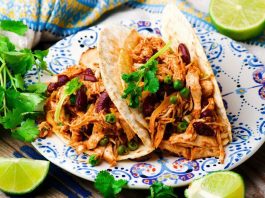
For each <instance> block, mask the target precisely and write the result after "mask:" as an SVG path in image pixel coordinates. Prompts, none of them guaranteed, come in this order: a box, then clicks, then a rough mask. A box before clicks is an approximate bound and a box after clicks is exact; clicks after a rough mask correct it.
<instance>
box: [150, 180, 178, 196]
mask: <svg viewBox="0 0 265 198" xmlns="http://www.w3.org/2000/svg"><path fill="white" fill-rule="evenodd" d="M150 191H151V196H149V197H148V198H177V195H175V194H174V192H173V188H172V187H170V186H166V185H164V184H163V183H161V182H155V183H153V184H152V186H151V187H150Z"/></svg>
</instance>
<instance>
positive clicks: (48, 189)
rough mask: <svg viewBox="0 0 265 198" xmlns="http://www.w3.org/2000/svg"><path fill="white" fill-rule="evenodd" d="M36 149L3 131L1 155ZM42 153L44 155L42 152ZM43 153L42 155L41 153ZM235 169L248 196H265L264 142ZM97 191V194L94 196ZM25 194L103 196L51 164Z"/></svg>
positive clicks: (130, 193)
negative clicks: (43, 176)
mask: <svg viewBox="0 0 265 198" xmlns="http://www.w3.org/2000/svg"><path fill="white" fill-rule="evenodd" d="M25 146H26V147H27V148H30V149H32V151H34V152H36V151H35V149H34V148H33V147H32V146H31V144H29V143H23V142H21V141H18V140H14V139H12V138H10V137H9V136H8V135H7V134H4V133H1V138H0V156H1V157H14V156H16V157H18V156H20V157H27V158H30V157H32V156H31V154H29V153H26V152H25V149H21V148H25ZM33 149H34V150H33ZM39 156H40V155H39ZM40 157H41V156H40ZM234 171H235V172H237V173H239V174H240V175H242V177H243V178H244V181H245V186H246V197H247V198H253V197H254V198H263V197H265V145H264V146H262V147H261V148H260V149H259V150H258V151H257V152H256V153H255V154H254V155H253V156H252V157H251V158H250V159H249V160H248V161H246V162H245V163H243V164H242V165H240V166H239V167H237V168H236V169H234ZM184 189H185V188H176V189H175V192H176V193H177V194H178V195H179V197H183V192H184ZM91 194H93V196H91ZM148 195H149V190H131V189H124V190H123V191H122V193H121V195H120V197H121V198H135V197H138V198H141V197H147V196H148ZM0 197H4V198H5V197H8V195H6V194H4V193H2V192H0ZM23 197H40V198H42V197H51V198H61V197H95V198H100V197H102V196H100V195H99V194H98V193H97V192H96V190H95V189H94V187H93V183H92V182H89V181H86V180H84V179H81V178H78V177H76V176H74V175H72V174H69V173H67V172H66V171H64V170H62V169H60V168H58V167H56V166H55V165H51V168H50V171H49V175H48V176H47V178H46V179H45V181H44V182H43V183H42V184H41V185H40V186H39V187H38V188H37V189H36V190H34V192H32V193H30V194H28V195H26V196H23Z"/></svg>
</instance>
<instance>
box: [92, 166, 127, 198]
mask: <svg viewBox="0 0 265 198" xmlns="http://www.w3.org/2000/svg"><path fill="white" fill-rule="evenodd" d="M126 184H127V181H126V180H123V179H119V180H115V179H114V177H113V176H112V175H111V174H110V173H109V172H108V171H100V172H99V173H98V175H97V177H96V179H95V184H94V186H95V188H96V189H97V190H98V191H99V192H100V193H101V194H102V195H103V197H104V198H115V197H116V195H117V194H118V193H120V192H121V190H122V187H123V186H125V185H126Z"/></svg>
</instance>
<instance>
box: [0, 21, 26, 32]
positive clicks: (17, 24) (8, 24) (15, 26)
mask: <svg viewBox="0 0 265 198" xmlns="http://www.w3.org/2000/svg"><path fill="white" fill-rule="evenodd" d="M0 29H2V30H6V31H9V32H14V33H16V34H18V35H21V36H23V35H24V34H25V33H26V32H27V30H28V27H27V26H26V25H25V24H24V23H23V22H22V21H11V20H1V21H0Z"/></svg>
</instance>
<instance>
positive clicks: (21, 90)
mask: <svg viewBox="0 0 265 198" xmlns="http://www.w3.org/2000/svg"><path fill="white" fill-rule="evenodd" d="M0 30H6V31H11V32H14V33H16V34H19V35H24V34H25V33H26V31H27V26H26V25H24V24H23V23H22V22H18V21H8V20H2V21H0ZM47 53H48V51H47V50H45V51H40V50H35V51H34V52H33V51H31V50H30V49H22V50H17V49H16V47H15V45H14V44H13V43H12V42H11V41H10V40H9V39H8V37H6V36H4V35H1V34H0V125H2V126H3V127H4V128H5V129H7V130H9V131H11V134H12V137H14V138H17V139H20V140H22V141H27V142H31V141H33V140H34V139H35V138H36V137H37V136H38V134H39V130H38V127H37V125H36V123H35V120H36V118H37V117H38V116H39V115H40V114H41V113H42V111H43V104H44V101H45V91H46V88H47V86H46V85H45V84H42V83H36V84H34V85H31V86H29V87H27V86H26V85H25V81H24V76H25V74H26V73H27V72H28V71H29V70H31V69H32V68H33V66H34V65H35V66H36V68H37V72H38V74H39V71H40V70H46V69H47V68H46V63H45V61H44V57H45V56H46V55H47Z"/></svg>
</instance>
